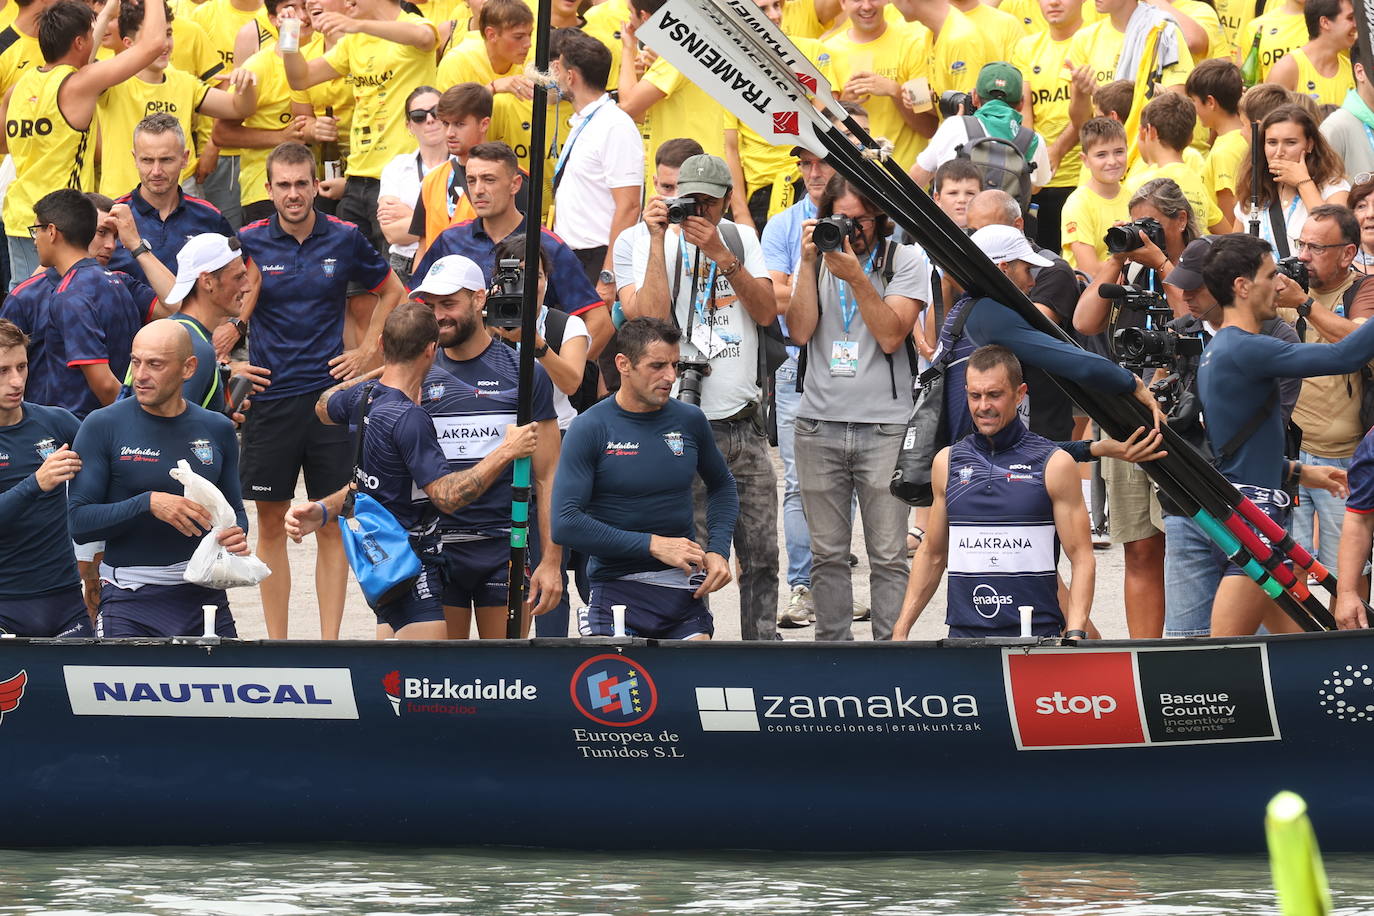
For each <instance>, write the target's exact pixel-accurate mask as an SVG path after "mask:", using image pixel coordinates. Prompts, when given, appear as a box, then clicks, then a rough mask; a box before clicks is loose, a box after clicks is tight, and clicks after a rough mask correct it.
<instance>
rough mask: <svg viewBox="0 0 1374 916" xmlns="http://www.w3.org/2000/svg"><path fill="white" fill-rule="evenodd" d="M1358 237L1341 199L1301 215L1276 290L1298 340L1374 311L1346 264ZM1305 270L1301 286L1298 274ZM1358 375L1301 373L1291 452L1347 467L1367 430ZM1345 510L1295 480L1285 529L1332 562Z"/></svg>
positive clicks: (1361, 280) (1328, 335)
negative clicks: (1296, 441) (1297, 440)
mask: <svg viewBox="0 0 1374 916" xmlns="http://www.w3.org/2000/svg"><path fill="white" fill-rule="evenodd" d="M1359 240H1360V226H1359V223H1358V222H1357V221H1356V219H1355V214H1353V213H1352V212H1350V210H1348V209H1346V208H1345V207H1341V206H1337V205H1335V204H1323V205H1322V206H1320V207H1317V208H1316V209H1315V210H1313V211H1312V213H1311V214H1310V215H1309V216H1308V217H1307V221H1306V222H1305V223H1303V226H1302V232H1301V234H1300V235H1299V237H1298V238H1297V240H1296V241H1295V242H1294V243H1293V250H1294V251H1295V252H1296V257H1295V258H1291V259H1286V261H1285V262H1283V263H1288V262H1292V261H1296V262H1297V263H1296V265H1295V267H1296V268H1297V271H1296V273H1297V277H1296V279H1295V282H1292V283H1286V284H1284V286H1283V288H1282V289H1281V290H1280V291H1279V296H1278V307H1279V309H1280V311H1279V317H1280V318H1283V319H1285V320H1286V321H1290V322H1292V324H1293V326H1294V327H1295V328H1296V329H1297V333H1298V337H1299V339H1300V340H1301V341H1302V342H1303V343H1335V342H1336V341H1338V340H1341V339H1342V338H1344V337H1345V336H1346V335H1347V334H1349V333H1350V332H1351V331H1353V330H1355V328H1356V327H1357V326H1358V324H1359V323H1360V322H1363V321H1364V320H1365V319H1367V318H1369V317H1370V316H1371V315H1374V284H1369V283H1366V282H1365V281H1366V277H1365V276H1364V275H1363V274H1360V273H1356V272H1355V271H1354V270H1352V269H1351V265H1352V264H1353V263H1354V260H1355V252H1356V251H1358V250H1359ZM1281 266H1282V265H1281ZM1282 272H1283V273H1284V275H1285V276H1288V277H1290V278H1293V277H1294V274H1293V273H1290V272H1288V271H1282ZM1304 275H1305V277H1306V280H1307V286H1308V288H1307V289H1305V290H1304V289H1303V284H1302V282H1301V281H1302V279H1303V276H1304ZM1289 309H1293V310H1294V311H1291V312H1290V311H1288V310H1289ZM1364 382H1365V380H1364V379H1363V378H1362V377H1361V373H1360V372H1352V373H1350V374H1348V375H1327V376H1317V377H1312V378H1308V379H1306V380H1304V381H1303V383H1302V394H1301V395H1300V396H1299V397H1298V404H1297V407H1296V408H1295V409H1294V410H1293V422H1294V423H1295V424H1297V426H1298V428H1299V429H1301V430H1302V448H1301V451H1299V452H1298V455H1297V459H1298V460H1299V461H1301V462H1302V463H1303V464H1304V465H1329V466H1331V467H1338V468H1347V469H1348V468H1349V467H1350V462H1351V459H1353V458H1354V456H1355V449H1356V448H1357V447H1358V446H1359V444H1360V439H1361V438H1362V437H1363V436H1364V434H1365V432H1366V430H1367V427H1366V425H1365V424H1364V423H1363V422H1361V416H1360V413H1361V412H1360V405H1361V402H1362V400H1363V398H1364ZM1314 517H1315V522H1316V524H1318V525H1319V526H1320V528H1319V529H1318V531H1319V533H1320V538H1319V544H1318V547H1317V549H1313V546H1312V540H1313V523H1314ZM1344 518H1345V500H1344V499H1342V498H1340V497H1338V496H1333V495H1332V494H1330V493H1329V492H1327V491H1326V490H1323V489H1319V488H1318V489H1308V488H1299V490H1298V492H1297V498H1296V500H1295V505H1294V507H1293V517H1292V527H1291V528H1290V529H1289V530H1290V531H1291V532H1292V534H1293V537H1294V539H1296V540H1297V542H1298V543H1299V544H1301V545H1303V547H1305V548H1307V549H1308V550H1309V551H1311V552H1312V553H1313V554H1314V555H1316V556H1317V557H1318V559H1320V560H1321V562H1322V565H1324V566H1326V567H1327V568H1328V569H1332V568H1334V567H1335V565H1336V559H1337V546H1338V545H1339V543H1340V538H1341V523H1342V521H1343V519H1344Z"/></svg>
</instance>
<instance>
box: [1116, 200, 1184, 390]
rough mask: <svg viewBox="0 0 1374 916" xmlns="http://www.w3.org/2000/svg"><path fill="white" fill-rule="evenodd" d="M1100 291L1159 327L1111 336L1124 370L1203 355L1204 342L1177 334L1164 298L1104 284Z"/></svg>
mask: <svg viewBox="0 0 1374 916" xmlns="http://www.w3.org/2000/svg"><path fill="white" fill-rule="evenodd" d="M1140 222H1144V220H1141V221H1140ZM1150 222H1154V220H1150ZM1155 225H1156V226H1158V225H1159V224H1158V223H1155ZM1117 228H1124V227H1117ZM1099 290H1100V294H1101V296H1102V297H1103V298H1104V299H1119V300H1120V301H1121V306H1120V307H1121V308H1122V309H1125V310H1130V311H1136V312H1144V313H1145V317H1146V320H1147V321H1148V322H1150V323H1152V324H1156V325H1158V326H1157V327H1152V328H1151V327H1145V328H1118V329H1117V330H1116V331H1115V332H1114V333H1113V334H1112V351H1113V352H1114V353H1115V354H1116V361H1117V363H1118V364H1119V365H1121V366H1122V367H1123V368H1126V369H1131V370H1140V369H1153V368H1159V367H1170V366H1173V365H1174V363H1175V362H1176V361H1177V360H1178V358H1179V357H1180V356H1201V355H1202V338H1200V337H1185V336H1184V335H1182V334H1180V333H1179V332H1178V330H1177V328H1176V327H1175V326H1174V324H1173V320H1174V312H1173V309H1171V308H1169V305H1168V303H1167V302H1166V301H1165V299H1164V296H1162V295H1161V294H1159V293H1152V292H1149V291H1148V290H1143V289H1139V288H1137V287H1134V286H1117V285H1116V284H1114V283H1104V284H1102V286H1101V287H1100V288H1099Z"/></svg>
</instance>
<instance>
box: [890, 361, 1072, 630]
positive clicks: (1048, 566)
mask: <svg viewBox="0 0 1374 916" xmlns="http://www.w3.org/2000/svg"><path fill="white" fill-rule="evenodd" d="M965 387H966V390H967V392H968V409H969V413H970V414H971V415H972V419H973V426H974V431H973V433H971V434H970V435H968V436H965V437H964V438H963V439H960V440H959V441H958V442H956V443H955V444H954V445H952V446H950V447H948V448H945V449H941V450H940V453H939V454H938V455H936V456H935V463H934V466H933V467H932V469H931V484H932V487H933V489H934V492H935V500H934V503H933V504H932V505H931V507H930V524H929V527H928V528H927V529H926V537H925V541H924V543H923V544H922V545H921V549H920V550H919V551H917V553H916V557H915V559H914V561H913V562H912V567H911V578H910V580H909V582H908V584H907V591H906V597H905V599H904V600H903V602H902V613H901V616H900V617H899V618H898V620H897V625H896V627H895V628H894V629H893V636H892V638H893V639H906V638H907V637H908V635H909V634H910V632H911V627H912V625H913V624H914V623H915V622H916V620H917V618H918V617H920V615H921V612H922V611H923V610H925V607H926V605H927V604H928V603H929V602H930V599H931V597H932V596H933V595H934V594H935V591H936V589H937V588H938V587H939V585H940V577H941V575H942V574H943V573H944V571H945V569H946V567H947V566H948V569H949V581H948V588H947V589H946V592H947V598H946V606H947V608H948V615H947V617H946V623H948V625H949V635H950V636H954V637H960V636H963V637H985V636H1016V635H1019V633H1020V613H1019V610H1018V609H1019V608H1020V607H1022V606H1025V605H1029V606H1031V607H1033V608H1034V615H1033V617H1032V632H1033V633H1034V635H1036V636H1059V635H1061V634H1062V635H1064V636H1069V637H1076V638H1086V637H1087V632H1086V631H1087V628H1088V614H1089V613H1090V611H1091V609H1092V599H1093V582H1094V575H1095V569H1096V561H1095V559H1094V558H1093V546H1092V536H1091V532H1090V530H1089V523H1088V512H1087V508H1086V507H1085V506H1084V504H1083V490H1082V484H1081V482H1080V480H1079V476H1078V468H1077V466H1076V465H1075V464H1074V461H1073V459H1072V458H1070V457H1069V455H1068V453H1066V452H1064V451H1062V450H1060V449H1058V448H1056V446H1055V444H1054V443H1053V442H1050V441H1049V440H1048V439H1045V438H1043V437H1041V436H1037V435H1036V434H1035V433H1032V432H1031V431H1030V430H1028V429H1027V428H1026V427H1025V425H1024V424H1023V423H1021V422H1020V420H1019V418H1018V413H1017V409H1018V407H1019V405H1020V404H1021V402H1022V401H1024V400H1025V397H1026V386H1025V384H1024V383H1023V382H1022V380H1021V363H1020V362H1019V361H1018V360H1017V358H1016V357H1015V355H1013V354H1012V352H1011V351H1010V350H1008V349H1006V348H1005V347H999V346H989V347H982V348H980V349H978V350H975V351H974V353H973V354H972V355H971V356H970V357H969V359H968V364H967V373H966V377H965ZM1061 545H1062V546H1063V549H1064V552H1065V553H1067V554H1068V557H1069V563H1070V565H1071V568H1072V573H1073V579H1072V581H1071V583H1070V585H1069V607H1067V608H1061V607H1060V605H1059V598H1058V595H1057V593H1056V592H1057V580H1056V575H1055V570H1056V567H1057V566H1058V562H1059V551H1060V546H1061Z"/></svg>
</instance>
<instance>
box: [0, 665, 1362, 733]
mask: <svg viewBox="0 0 1374 916" xmlns="http://www.w3.org/2000/svg"><path fill="white" fill-rule="evenodd" d="M3 686H4V685H3V684H0V688H3ZM1317 697H1318V704H1319V705H1320V707H1321V708H1322V709H1324V710H1326V714H1327V715H1328V716H1331V717H1332V718H1335V719H1339V720H1340V721H1342V722H1374V672H1371V671H1370V668H1369V665H1367V664H1361V665H1345V666H1344V667H1341V668H1334V669H1332V671H1331V674H1330V676H1329V677H1326V678H1324V679H1323V680H1322V683H1321V686H1320V687H1318V688H1317ZM3 710H4V707H3V706H0V711H3Z"/></svg>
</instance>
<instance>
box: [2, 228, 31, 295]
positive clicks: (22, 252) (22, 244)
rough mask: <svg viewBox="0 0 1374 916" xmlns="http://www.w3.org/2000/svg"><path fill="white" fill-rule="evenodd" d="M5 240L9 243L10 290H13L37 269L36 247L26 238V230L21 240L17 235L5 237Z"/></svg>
mask: <svg viewBox="0 0 1374 916" xmlns="http://www.w3.org/2000/svg"><path fill="white" fill-rule="evenodd" d="M5 238H6V240H7V241H8V242H9V252H10V289H14V288H15V287H16V286H18V285H19V284H20V283H23V282H24V281H25V280H27V279H28V278H29V277H32V276H33V272H34V271H35V270H37V269H38V247H37V246H36V245H34V243H33V239H31V238H29V237H28V235H27V230H25V235H24V237H23V238H20V237H19V236H17V235H7V236H5Z"/></svg>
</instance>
